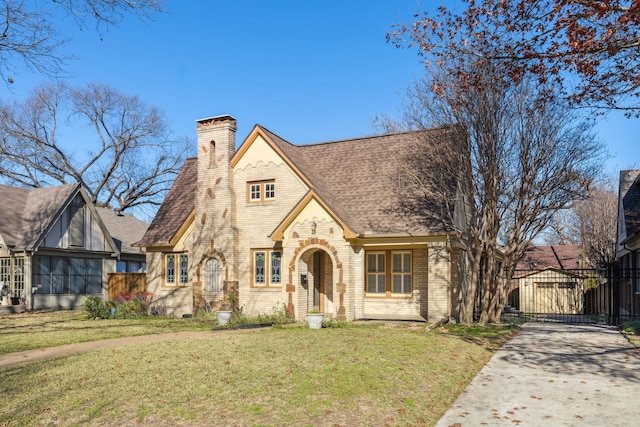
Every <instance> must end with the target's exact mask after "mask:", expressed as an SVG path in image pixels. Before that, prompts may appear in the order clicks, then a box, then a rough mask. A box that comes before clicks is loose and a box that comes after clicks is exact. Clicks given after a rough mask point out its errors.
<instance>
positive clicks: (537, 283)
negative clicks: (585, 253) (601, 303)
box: [510, 245, 585, 314]
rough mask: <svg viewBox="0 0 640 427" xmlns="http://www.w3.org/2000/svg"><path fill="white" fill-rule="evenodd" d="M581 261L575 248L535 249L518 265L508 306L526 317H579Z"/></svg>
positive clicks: (561, 246) (572, 246)
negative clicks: (548, 314)
mask: <svg viewBox="0 0 640 427" xmlns="http://www.w3.org/2000/svg"><path fill="white" fill-rule="evenodd" d="M581 262H582V257H581V256H580V247H579V246H578V245H555V246H534V247H531V248H529V249H528V250H527V251H526V252H525V254H524V256H523V257H522V259H521V260H520V261H519V262H518V265H517V267H516V272H515V274H514V277H513V281H512V286H511V297H510V304H511V305H513V306H514V307H515V308H516V309H518V310H520V311H523V312H526V313H558V314H581V313H582V312H583V309H584V280H585V277H584V276H583V274H582V272H581V271H580V270H579V268H580V267H581Z"/></svg>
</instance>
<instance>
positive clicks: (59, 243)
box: [0, 184, 118, 254]
mask: <svg viewBox="0 0 640 427" xmlns="http://www.w3.org/2000/svg"><path fill="white" fill-rule="evenodd" d="M0 197H2V200H3V201H4V202H5V203H2V204H0V217H1V218H2V220H1V221H0V234H1V235H2V239H3V240H4V242H5V244H6V245H7V246H9V247H11V248H15V249H17V250H27V251H34V250H37V249H38V248H39V247H41V246H43V245H44V246H47V247H52V248H67V247H68V246H69V245H68V244H66V243H64V242H65V241H66V240H63V239H64V236H65V235H66V234H67V233H68V232H69V229H70V226H69V215H71V214H70V213H69V209H70V208H71V205H72V204H73V202H74V200H75V202H76V203H77V204H81V205H82V206H86V207H87V211H86V212H85V211H84V210H83V211H81V212H82V215H81V216H82V218H80V219H81V221H82V223H81V224H82V227H81V228H79V229H78V232H79V233H81V234H79V237H80V238H81V239H82V241H83V242H84V243H85V244H84V245H83V246H82V247H81V248H83V249H87V250H97V251H100V252H105V251H107V252H113V253H115V254H117V253H118V249H117V248H116V246H115V244H114V242H113V240H112V239H111V236H110V235H109V233H108V231H107V229H106V227H105V225H104V223H103V222H102V220H101V219H100V217H99V216H98V214H97V212H96V210H95V207H94V206H93V205H92V204H91V203H90V202H89V200H88V198H87V196H86V194H85V193H84V191H83V190H82V188H81V186H80V184H67V185H59V186H55V187H43V188H33V189H26V188H19V187H11V186H6V185H0ZM85 218H86V219H88V220H89V221H90V224H89V226H88V227H86V226H85V223H84V219H85ZM85 233H88V234H87V235H86V236H85ZM85 238H86V239H87V240H85Z"/></svg>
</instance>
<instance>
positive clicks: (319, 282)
mask: <svg viewBox="0 0 640 427" xmlns="http://www.w3.org/2000/svg"><path fill="white" fill-rule="evenodd" d="M324 257H325V254H324V252H322V251H316V252H314V253H313V269H312V271H311V274H312V277H313V280H312V282H313V308H317V309H319V310H320V312H321V313H324V298H325V291H324V290H325V286H326V284H325V282H324V278H325V276H326V275H325V274H324V271H323V268H322V266H323V261H324Z"/></svg>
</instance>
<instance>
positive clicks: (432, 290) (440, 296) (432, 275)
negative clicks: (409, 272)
mask: <svg viewBox="0 0 640 427" xmlns="http://www.w3.org/2000/svg"><path fill="white" fill-rule="evenodd" d="M450 255H451V254H450V252H449V249H448V248H447V245H446V242H436V243H430V244H429V254H428V260H429V261H428V268H429V290H428V297H427V298H428V310H427V315H428V320H429V321H431V322H435V321H438V320H441V319H442V318H444V317H448V316H449V315H450V314H451V311H450V307H451V300H450V295H451V256H450Z"/></svg>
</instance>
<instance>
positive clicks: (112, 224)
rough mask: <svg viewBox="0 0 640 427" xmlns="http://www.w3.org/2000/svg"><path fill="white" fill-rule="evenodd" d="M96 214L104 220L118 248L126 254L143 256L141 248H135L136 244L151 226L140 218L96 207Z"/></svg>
mask: <svg viewBox="0 0 640 427" xmlns="http://www.w3.org/2000/svg"><path fill="white" fill-rule="evenodd" d="M96 212H97V213H98V215H99V216H100V219H102V222H103V223H104V225H105V227H107V230H108V231H109V234H110V235H111V238H112V239H113V241H114V243H115V245H116V247H117V248H118V249H119V250H120V252H121V253H124V254H142V253H143V252H142V250H141V249H140V248H139V247H135V246H133V244H134V243H136V242H137V241H139V240H140V239H142V237H143V236H144V234H145V233H146V231H147V229H148V228H149V224H147V223H146V222H144V221H141V220H139V219H138V218H136V217H134V216H131V215H128V214H125V213H118V212H116V211H115V210H113V209H109V208H99V207H96Z"/></svg>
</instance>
